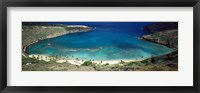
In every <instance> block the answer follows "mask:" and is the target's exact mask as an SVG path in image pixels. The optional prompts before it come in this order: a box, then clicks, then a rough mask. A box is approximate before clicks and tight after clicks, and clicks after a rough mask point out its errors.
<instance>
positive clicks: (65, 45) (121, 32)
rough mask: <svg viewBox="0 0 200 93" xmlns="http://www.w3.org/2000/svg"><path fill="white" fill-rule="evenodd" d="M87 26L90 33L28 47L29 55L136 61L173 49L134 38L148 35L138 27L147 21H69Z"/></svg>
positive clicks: (69, 35) (62, 37)
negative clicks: (89, 27) (89, 28)
mask: <svg viewBox="0 0 200 93" xmlns="http://www.w3.org/2000/svg"><path fill="white" fill-rule="evenodd" d="M64 24H73V25H74V24H77V25H88V26H92V27H95V28H96V29H95V30H93V31H91V32H81V33H73V34H68V35H64V36H59V37H56V38H52V39H46V40H43V41H40V42H38V43H35V44H32V45H31V46H29V47H28V50H27V52H28V53H30V54H42V55H50V56H63V57H72V56H73V58H79V59H82V60H130V59H131V60H136V59H143V58H149V57H152V56H159V55H164V54H168V53H170V52H172V51H173V50H172V49H170V48H168V47H166V46H163V45H159V44H156V43H152V42H149V41H145V40H141V39H138V37H140V36H142V35H146V34H150V33H149V32H147V31H143V30H142V27H144V26H145V25H149V24H152V23H150V22H146V23H145V22H78V23H77V22H70V23H64Z"/></svg>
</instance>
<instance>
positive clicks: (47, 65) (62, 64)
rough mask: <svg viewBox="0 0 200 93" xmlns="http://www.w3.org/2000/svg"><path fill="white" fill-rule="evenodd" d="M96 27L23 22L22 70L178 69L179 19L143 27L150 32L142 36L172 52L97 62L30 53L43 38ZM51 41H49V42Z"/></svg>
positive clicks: (86, 30)
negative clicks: (30, 48) (29, 49)
mask: <svg viewBox="0 0 200 93" xmlns="http://www.w3.org/2000/svg"><path fill="white" fill-rule="evenodd" d="M93 30H94V27H90V26H86V25H63V24H46V23H28V24H27V23H24V25H22V70H23V71H177V70H178V23H177V22H157V23H153V24H151V25H147V26H145V27H143V29H142V30H145V31H147V32H149V33H151V34H148V35H143V36H141V37H139V38H140V39H143V40H147V41H149V42H154V43H157V44H161V45H164V46H166V47H169V48H172V49H174V51H173V52H171V53H169V54H166V55H162V56H152V57H151V58H145V59H141V60H135V61H130V60H128V61H127V60H119V62H117V63H115V62H113V64H111V62H94V61H93V60H81V59H79V58H74V59H73V60H68V59H69V58H65V57H62V56H48V55H37V54H29V53H28V52H27V47H28V46H30V45H31V44H34V43H37V42H39V41H41V40H45V39H50V38H55V37H58V36H62V35H67V34H71V33H79V32H89V31H93ZM48 45H50V44H48Z"/></svg>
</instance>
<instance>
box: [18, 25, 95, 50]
mask: <svg viewBox="0 0 200 93" xmlns="http://www.w3.org/2000/svg"><path fill="white" fill-rule="evenodd" d="M92 30H93V28H92V27H89V26H85V25H47V24H40V25H35V24H25V25H23V26H22V35H23V36H22V50H23V51H22V52H23V54H27V52H26V49H27V47H28V46H29V45H31V44H33V43H36V42H38V41H41V40H44V39H49V38H54V37H58V36H62V35H66V34H70V33H78V32H88V31H92Z"/></svg>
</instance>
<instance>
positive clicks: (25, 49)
mask: <svg viewBox="0 0 200 93" xmlns="http://www.w3.org/2000/svg"><path fill="white" fill-rule="evenodd" d="M68 26H70V25H67V26H66V27H68ZM73 27H76V26H73ZM77 27H79V28H82V27H83V30H71V31H70V30H69V31H66V32H64V33H60V34H57V35H53V36H51V35H49V36H46V37H41V38H39V39H37V40H34V41H32V42H30V43H28V44H25V45H23V44H22V53H23V54H24V55H29V53H28V52H27V47H29V46H30V45H32V44H34V43H37V42H39V41H42V40H46V39H51V38H56V37H59V36H64V35H67V34H73V33H80V32H89V31H92V30H94V29H95V28H93V27H89V26H85V25H77Z"/></svg>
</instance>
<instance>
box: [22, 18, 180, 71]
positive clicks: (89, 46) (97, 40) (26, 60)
mask: <svg viewBox="0 0 200 93" xmlns="http://www.w3.org/2000/svg"><path fill="white" fill-rule="evenodd" d="M178 23H179V22H168V21H166V22H165V21H164V22H149V21H146V22H145V21H142V22H130V21H124V22H123V21H116V22H115V21H114V22H111V21H108V22H106V21H103V22H101V21H96V22H95V21H87V22H81V21H80V22H78V21H74V22H73V21H72V22H67V21H63V22H60V21H57V22H56V21H52V22H51V21H50V22H39V21H34V22H31V21H25V22H23V21H22V23H21V24H22V28H21V29H22V48H21V49H22V71H178Z"/></svg>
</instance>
